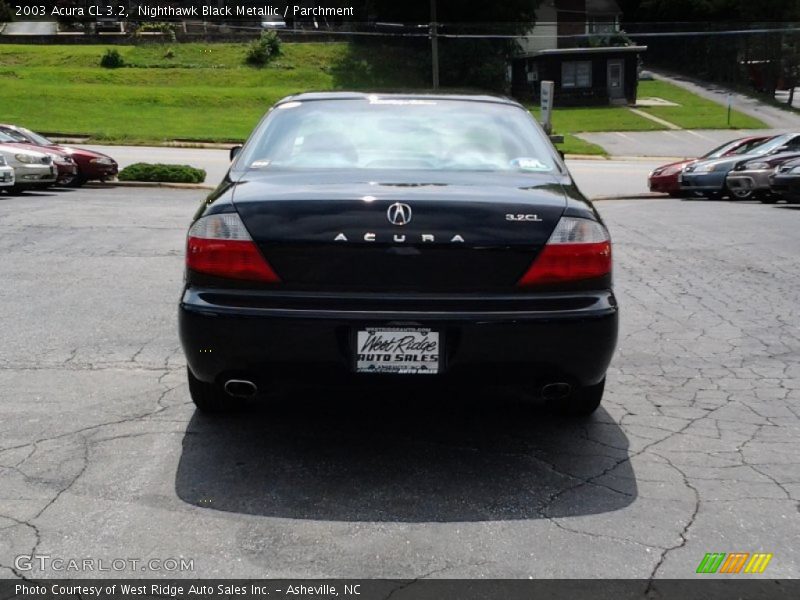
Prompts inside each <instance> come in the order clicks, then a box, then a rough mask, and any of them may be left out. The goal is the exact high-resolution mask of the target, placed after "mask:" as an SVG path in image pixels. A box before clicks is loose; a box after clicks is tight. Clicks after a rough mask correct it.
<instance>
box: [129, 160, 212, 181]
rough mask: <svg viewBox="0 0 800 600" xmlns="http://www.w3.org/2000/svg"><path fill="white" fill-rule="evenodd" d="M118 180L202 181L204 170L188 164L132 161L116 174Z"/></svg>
mask: <svg viewBox="0 0 800 600" xmlns="http://www.w3.org/2000/svg"><path fill="white" fill-rule="evenodd" d="M117 177H118V179H119V180H120V181H157V182H168V183H203V182H204V181H205V180H206V172H205V171H204V170H203V169H195V168H194V167H190V166H189V165H163V164H150V163H134V164H132V165H128V166H127V167H125V168H124V169H122V171H120V172H119V175H117Z"/></svg>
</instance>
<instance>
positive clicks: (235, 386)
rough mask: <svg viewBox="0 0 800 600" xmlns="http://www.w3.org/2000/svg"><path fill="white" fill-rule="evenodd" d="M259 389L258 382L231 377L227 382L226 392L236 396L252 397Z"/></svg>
mask: <svg viewBox="0 0 800 600" xmlns="http://www.w3.org/2000/svg"><path fill="white" fill-rule="evenodd" d="M257 391H258V388H257V387H256V384H255V383H253V382H252V381H247V380H246V379H229V380H228V381H226V382H225V393H226V394H228V395H229V396H233V397H234V398H252V397H253V396H255V395H256V392H257Z"/></svg>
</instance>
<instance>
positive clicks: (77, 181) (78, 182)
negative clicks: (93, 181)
mask: <svg viewBox="0 0 800 600" xmlns="http://www.w3.org/2000/svg"><path fill="white" fill-rule="evenodd" d="M87 181H89V180H88V179H87V178H86V177H85V176H84V175H81V174H78V175H75V178H74V179H73V180H72V181H70V182H69V183H68V184H67V185H68V186H69V187H73V188H79V187H83V184H85V183H86V182H87Z"/></svg>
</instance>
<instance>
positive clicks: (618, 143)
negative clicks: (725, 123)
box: [576, 127, 800, 158]
mask: <svg viewBox="0 0 800 600" xmlns="http://www.w3.org/2000/svg"><path fill="white" fill-rule="evenodd" d="M798 130H800V127H798ZM786 131H789V129H679V130H665V131H604V132H595V133H578V134H576V136H577V137H579V138H581V139H583V140H586V141H587V142H591V143H592V144H597V145H599V146H602V147H603V148H604V149H605V151H606V152H608V153H609V154H610V155H611V156H612V157H617V158H621V157H633V156H639V157H643V156H652V157H665V156H675V157H687V158H694V157H696V156H701V155H703V154H705V153H706V152H708V151H709V150H711V149H713V148H716V147H717V146H720V145H721V144H724V143H725V142H729V141H731V140H734V139H736V138H740V137H745V136H750V135H777V134H778V133H783V132H786Z"/></svg>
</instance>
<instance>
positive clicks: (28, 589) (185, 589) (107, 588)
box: [15, 583, 361, 598]
mask: <svg viewBox="0 0 800 600" xmlns="http://www.w3.org/2000/svg"><path fill="white" fill-rule="evenodd" d="M15 587H16V589H15V592H16V594H17V596H29V595H31V594H36V595H45V594H48V593H49V594H51V595H53V596H79V597H80V596H85V597H95V598H99V597H100V596H101V595H112V594H123V595H125V596H139V595H142V596H145V595H149V596H162V597H164V596H167V597H172V598H174V597H176V596H195V595H196V596H206V597H207V596H226V597H230V596H248V595H257V596H264V595H269V594H270V592H277V593H281V594H283V595H286V596H328V597H333V596H338V595H339V591H340V590H339V588H337V586H335V585H330V584H327V583H316V584H313V585H299V584H298V585H285V586H282V588H281V589H275V588H274V587H267V586H264V585H259V584H256V583H250V584H248V585H232V584H228V583H218V584H216V585H195V584H191V585H185V584H181V585H175V584H168V583H152V584H147V585H130V584H124V583H122V584H104V585H77V584H65V583H53V584H49V585H41V584H29V583H18V584H16V586H15ZM360 587H361V586H360V585H359V584H355V585H344V590H343V592H344V593H343V595H344V596H351V595H352V596H358V595H360V594H361V591H360V589H359V588H360Z"/></svg>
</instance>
